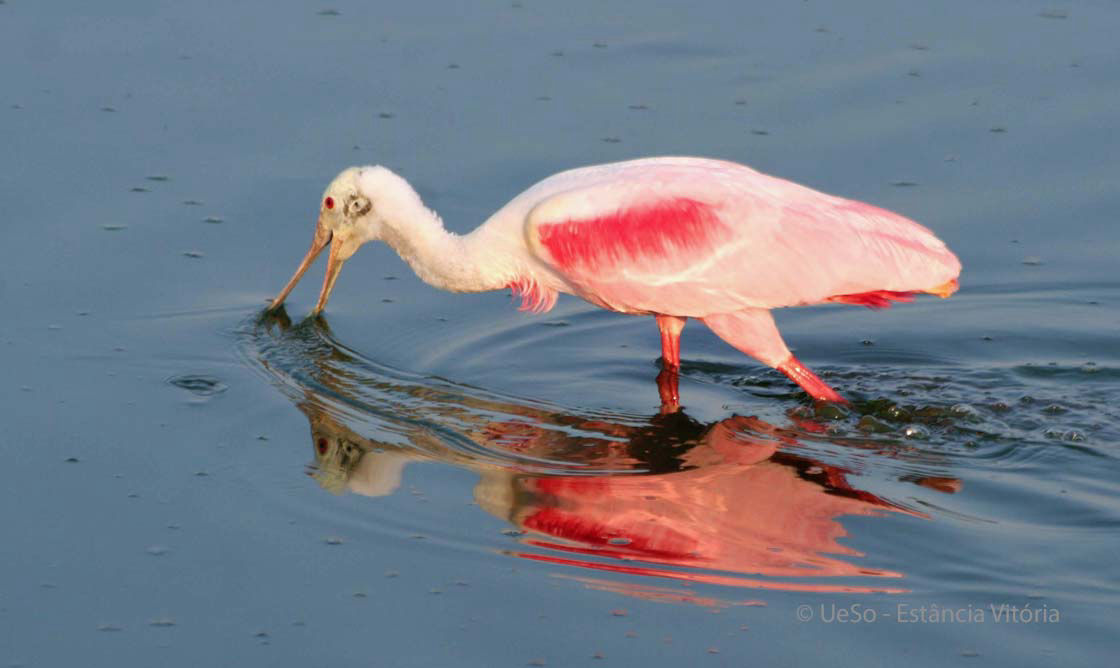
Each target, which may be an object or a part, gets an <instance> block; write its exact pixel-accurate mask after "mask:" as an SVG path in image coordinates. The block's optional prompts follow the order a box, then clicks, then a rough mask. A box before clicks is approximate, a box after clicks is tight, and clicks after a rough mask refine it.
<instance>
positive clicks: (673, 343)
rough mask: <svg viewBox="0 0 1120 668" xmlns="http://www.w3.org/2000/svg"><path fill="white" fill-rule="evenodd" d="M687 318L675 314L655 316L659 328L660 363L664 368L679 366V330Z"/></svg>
mask: <svg viewBox="0 0 1120 668" xmlns="http://www.w3.org/2000/svg"><path fill="white" fill-rule="evenodd" d="M687 320H688V318H678V317H677V316H675V315H658V316H657V328H658V329H659V330H661V365H662V367H663V368H665V369H672V370H674V371H675V370H678V369H680V368H681V330H682V329H684V323H685V322H686V321H687Z"/></svg>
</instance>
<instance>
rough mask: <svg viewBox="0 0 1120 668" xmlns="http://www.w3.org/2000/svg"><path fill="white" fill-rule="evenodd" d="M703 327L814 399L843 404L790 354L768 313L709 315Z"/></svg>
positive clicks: (753, 311) (755, 310)
mask: <svg viewBox="0 0 1120 668" xmlns="http://www.w3.org/2000/svg"><path fill="white" fill-rule="evenodd" d="M704 324H705V325H707V326H708V327H710V328H711V330H712V331H713V332H715V333H716V336H718V337H719V338H721V339H723V340H724V341H726V342H728V343H729V344H731V345H732V347H734V348H735V349H737V350H739V351H740V352H743V353H746V354H747V355H750V356H751V357H753V358H755V359H756V360H758V361H760V362H762V363H763V364H766V365H767V366H771V367H774V368H775V369H777V370H778V371H781V372H782V373H784V374H785V375H787V376H789V379H790V380H792V381H793V382H795V383H797V384H798V385H800V386H801V389H803V390H805V391H806V392H808V393H809V396H811V397H813V398H814V399H823V400H825V401H836V402H841V403H846V402H845V400H844V398H843V397H841V396H840V395H839V394H837V393H836V390H833V389H832V388H831V387H829V386H828V385H827V384H826V383H825V382H824V381H823V380H821V379H820V378H818V377H817V376H816V374H814V373H813V372H812V371H810V370H809V369H807V368H806V367H805V365H804V364H802V363H801V362H799V361H798V359H797V358H796V357H794V356H793V354H792V353H790V351H789V348H787V347H786V344H785V342H784V341H782V335H781V334H779V333H778V326H777V325H775V324H774V316H772V315H770V311H769V309H762V308H752V309H744V310H742V311H736V312H735V313H720V314H718V315H711V316H708V317H706V318H704Z"/></svg>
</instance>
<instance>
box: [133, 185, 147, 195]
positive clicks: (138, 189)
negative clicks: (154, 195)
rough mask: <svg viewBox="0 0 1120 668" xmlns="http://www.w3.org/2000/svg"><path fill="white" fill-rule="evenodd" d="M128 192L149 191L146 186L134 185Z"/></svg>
mask: <svg viewBox="0 0 1120 668" xmlns="http://www.w3.org/2000/svg"><path fill="white" fill-rule="evenodd" d="M129 192H134V193H146V192H150V191H149V190H148V189H147V188H144V187H142V186H136V187H135V188H132V189H130V190H129Z"/></svg>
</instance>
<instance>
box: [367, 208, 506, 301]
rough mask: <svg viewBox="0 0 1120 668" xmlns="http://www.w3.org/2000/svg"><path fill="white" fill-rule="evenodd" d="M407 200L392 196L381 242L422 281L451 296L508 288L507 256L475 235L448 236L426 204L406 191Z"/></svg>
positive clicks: (452, 234) (448, 233) (438, 219)
mask: <svg viewBox="0 0 1120 668" xmlns="http://www.w3.org/2000/svg"><path fill="white" fill-rule="evenodd" d="M409 191H410V193H411V197H407V196H401V197H397V198H395V199H396V201H395V202H393V206H392V208H391V209H390V210H389V211H386V212H385V214H386V215H385V218H384V225H383V227H382V230H381V238H382V239H383V240H384V241H385V242H386V243H387V244H389V245H390V246H392V248H393V250H395V251H396V252H397V255H400V256H401V259H402V260H404V261H405V262H407V263H408V265H409V266H410V267H412V270H413V271H414V272H416V275H417V276H419V277H420V279H421V280H423V281H424V282H425V283H428V284H429V285H432V286H435V287H437V288H440V289H441V290H449V291H451V292H482V291H485V290H498V289H500V288H504V287H507V286H508V285H509V284H510V282H511V281H512V280H513V279H514V274H515V272H514V271H512V268H509V267H507V266H506V264H507V263H508V262H509V258H508V256H505V257H503V255H502V254H501V253H495V252H494V250H495V249H494V248H493V247H491V246H490V245H489V244H486V243H485V242H484V241H485V240H484V239H481V238H480V235H479V232H478V231H476V232H473V233H471V234H468V235H465V236H460V235H458V234H455V233H453V232H449V231H447V230H446V229H444V227H443V222H442V221H441V220H440V218H439V216H437V215H436V214H435V212H433V211H431V210H430V209H428V208H427V207H425V206H424V204H423V202H422V201H421V200H420V197H419V196H418V195H416V193H415V191H412V189H411V187H409Z"/></svg>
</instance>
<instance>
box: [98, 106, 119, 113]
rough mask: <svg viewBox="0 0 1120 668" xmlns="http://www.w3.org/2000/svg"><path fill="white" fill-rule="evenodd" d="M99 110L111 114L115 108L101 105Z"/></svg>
mask: <svg viewBox="0 0 1120 668" xmlns="http://www.w3.org/2000/svg"><path fill="white" fill-rule="evenodd" d="M101 111H104V112H107V113H110V114H111V113H113V112H114V111H116V108H115V107H101Z"/></svg>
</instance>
